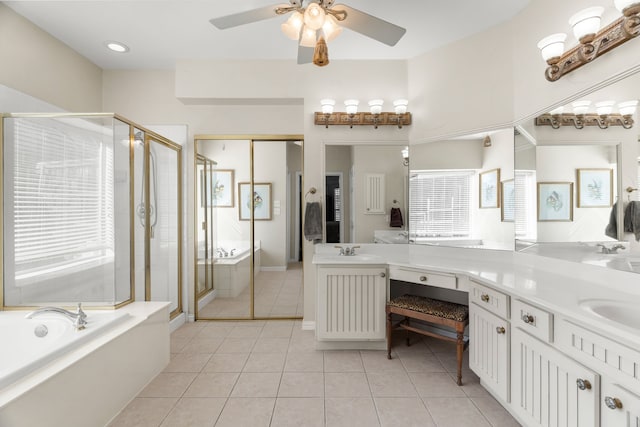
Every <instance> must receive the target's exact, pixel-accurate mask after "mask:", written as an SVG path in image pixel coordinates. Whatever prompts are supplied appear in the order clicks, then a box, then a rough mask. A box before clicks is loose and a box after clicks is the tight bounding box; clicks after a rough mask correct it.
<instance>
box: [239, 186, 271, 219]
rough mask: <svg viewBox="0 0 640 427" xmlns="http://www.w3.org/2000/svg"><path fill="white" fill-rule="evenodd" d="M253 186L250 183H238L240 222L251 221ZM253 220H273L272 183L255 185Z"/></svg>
mask: <svg viewBox="0 0 640 427" xmlns="http://www.w3.org/2000/svg"><path fill="white" fill-rule="evenodd" d="M250 191H251V185H250V184H249V183H248V182H239V183H238V213H239V215H240V221H248V220H250V219H251V195H250ZM253 219H254V220H256V221H269V220H271V183H270V182H256V183H254V184H253Z"/></svg>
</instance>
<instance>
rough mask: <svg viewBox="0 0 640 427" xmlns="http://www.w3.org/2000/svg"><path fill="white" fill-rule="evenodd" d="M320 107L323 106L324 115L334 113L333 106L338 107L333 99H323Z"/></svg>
mask: <svg viewBox="0 0 640 427" xmlns="http://www.w3.org/2000/svg"><path fill="white" fill-rule="evenodd" d="M320 105H321V106H322V114H331V113H333V106H334V105H336V101H334V100H333V99H321V100H320Z"/></svg>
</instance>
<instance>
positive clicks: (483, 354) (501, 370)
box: [469, 282, 511, 402]
mask: <svg viewBox="0 0 640 427" xmlns="http://www.w3.org/2000/svg"><path fill="white" fill-rule="evenodd" d="M489 295H492V297H493V298H499V299H500V300H501V301H505V300H506V301H508V298H509V297H508V296H506V295H504V294H502V293H500V292H497V291H494V290H492V289H489V288H486V287H485V286H482V285H480V284H476V283H475V282H472V283H471V287H470V303H469V367H470V368H471V370H472V371H473V372H475V373H476V375H478V376H479V377H480V379H481V380H482V384H483V385H484V386H485V387H488V388H490V389H491V391H493V393H495V394H496V395H497V396H498V397H500V398H501V399H503V400H504V401H505V402H509V400H510V393H509V388H510V380H509V374H510V372H509V371H510V369H509V365H510V363H511V361H510V348H509V342H510V336H511V330H510V329H511V326H510V324H509V322H508V321H507V311H506V310H501V309H499V308H497V307H498V305H497V304H491V300H490V299H491V297H490V296H489ZM474 296H475V297H474ZM476 297H477V298H476ZM479 303H480V304H483V306H481V305H479ZM501 307H506V305H504V304H501V305H500V308H501ZM495 313H497V314H495Z"/></svg>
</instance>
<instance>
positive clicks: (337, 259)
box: [314, 254, 386, 264]
mask: <svg viewBox="0 0 640 427" xmlns="http://www.w3.org/2000/svg"><path fill="white" fill-rule="evenodd" d="M314 262H315V263H316V264H386V260H385V259H384V258H383V257H381V256H379V255H371V254H356V255H335V254H316V256H315V257H314Z"/></svg>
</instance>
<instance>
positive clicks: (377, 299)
mask: <svg viewBox="0 0 640 427" xmlns="http://www.w3.org/2000/svg"><path fill="white" fill-rule="evenodd" d="M386 284H387V278H386V268H384V267H344V268H324V267H321V268H318V284H317V286H318V291H317V295H318V301H317V304H316V309H317V313H316V319H317V324H316V337H317V338H318V339H319V340H323V339H324V340H345V341H348V340H383V339H385V334H386V328H385V326H386V325H385V311H384V308H385V304H386V300H387V286H386Z"/></svg>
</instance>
